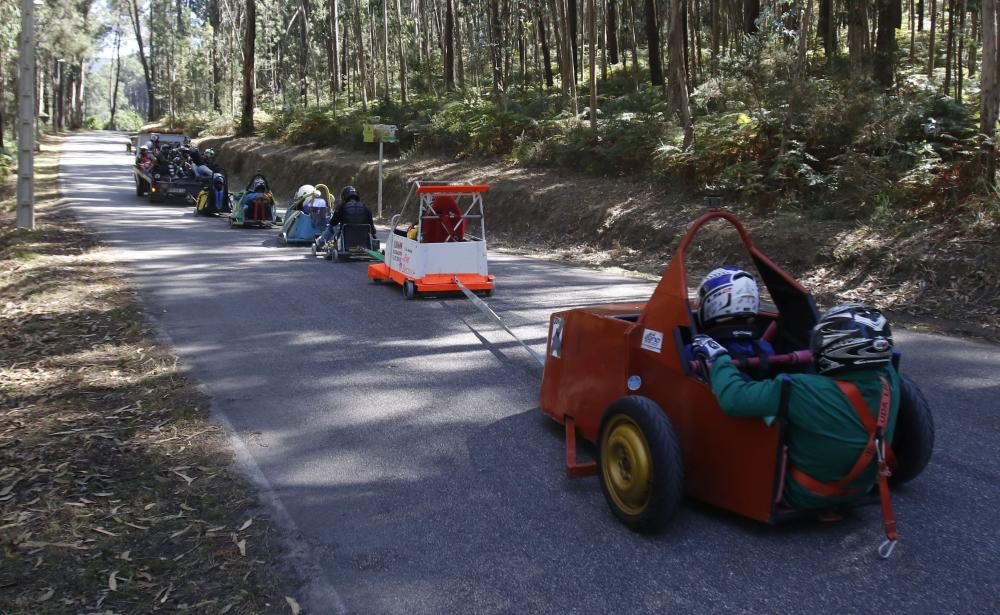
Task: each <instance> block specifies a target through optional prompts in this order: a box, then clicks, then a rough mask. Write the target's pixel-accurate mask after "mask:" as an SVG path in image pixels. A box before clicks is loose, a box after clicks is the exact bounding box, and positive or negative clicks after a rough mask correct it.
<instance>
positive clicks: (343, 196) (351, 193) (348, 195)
mask: <svg viewBox="0 0 1000 615" xmlns="http://www.w3.org/2000/svg"><path fill="white" fill-rule="evenodd" d="M352 198H353V199H357V200H361V197H360V196H358V190H357V189H356V188H355V187H354V186H345V187H344V189H343V190H342V191H341V193H340V202H341V203H346V202H347V201H350V200H351V199H352Z"/></svg>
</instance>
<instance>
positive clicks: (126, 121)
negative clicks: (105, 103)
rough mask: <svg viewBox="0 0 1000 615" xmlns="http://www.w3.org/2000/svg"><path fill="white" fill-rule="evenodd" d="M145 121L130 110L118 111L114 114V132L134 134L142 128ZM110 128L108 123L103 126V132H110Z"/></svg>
mask: <svg viewBox="0 0 1000 615" xmlns="http://www.w3.org/2000/svg"><path fill="white" fill-rule="evenodd" d="M145 123H146V122H145V120H143V119H142V117H141V116H140V115H139V114H138V113H136V112H135V111H133V110H131V109H118V110H117V111H116V112H115V126H114V129H116V130H124V131H126V132H135V131H137V130H139V129H140V128H142V126H143V124H145ZM111 128H112V126H111V124H110V121H109V122H108V123H107V124H105V125H104V129H105V130H110V129H111Z"/></svg>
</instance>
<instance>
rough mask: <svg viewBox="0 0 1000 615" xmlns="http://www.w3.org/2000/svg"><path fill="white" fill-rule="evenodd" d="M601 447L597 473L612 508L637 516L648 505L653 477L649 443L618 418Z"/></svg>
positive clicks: (627, 420) (628, 421) (635, 427)
mask: <svg viewBox="0 0 1000 615" xmlns="http://www.w3.org/2000/svg"><path fill="white" fill-rule="evenodd" d="M606 433H607V436H606V437H605V438H604V442H603V443H602V444H601V472H602V474H603V476H604V484H605V485H607V488H608V493H610V494H611V499H613V500H614V502H615V506H617V507H618V509H619V510H621V511H622V512H624V513H625V514H628V515H639V514H641V513H642V512H643V511H645V510H646V507H647V506H649V494H650V482H651V479H652V476H653V467H652V465H653V464H652V461H651V459H650V452H649V444H647V443H646V438H645V436H643V434H642V428H641V427H639V425H638V424H637V423H636V422H635V421H633V420H632V419H631V418H629V417H628V416H624V415H619V416H616V417H615V418H614V419H612V421H611V423H610V424H609V425H608V427H607V432H606Z"/></svg>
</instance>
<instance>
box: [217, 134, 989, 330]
mask: <svg viewBox="0 0 1000 615" xmlns="http://www.w3.org/2000/svg"><path fill="white" fill-rule="evenodd" d="M201 146H202V147H213V148H215V149H216V150H217V152H218V155H219V160H220V162H221V164H222V165H223V166H225V167H226V168H227V169H228V170H229V171H230V174H231V176H232V177H233V178H234V179H233V180H232V181H231V182H230V184H231V187H232V188H233V189H234V190H236V189H239V187H240V186H241V185H242V184H243V183H245V182H246V181H247V180H249V178H250V176H251V175H252V174H253V173H254V172H256V171H258V170H259V171H261V172H263V173H264V175H265V176H266V177H267V178H268V180H269V181H270V182H271V184H272V186H273V188H274V190H275V196H276V197H277V198H278V200H279V203H281V204H284V203H286V202H287V200H288V199H289V197H290V196H291V194H292V192H293V191H294V190H295V189H296V188H297V187H298V186H300V185H301V184H305V183H311V184H316V183H325V184H326V185H327V186H329V187H330V189H331V190H332V191H333V192H334V194H339V192H340V189H341V188H343V186H345V185H348V184H351V185H354V186H355V187H357V188H358V190H359V191H360V192H361V194H362V197H363V199H364V200H365V202H366V203H368V204H369V205H370V206H372V209H373V210H374V209H375V205H376V193H377V182H378V175H377V173H378V164H377V152H376V150H375V148H374V147H373V148H372V152H355V151H342V150H339V149H335V148H326V149H316V148H312V147H310V146H289V145H285V144H281V143H275V142H270V141H267V140H264V139H258V138H247V139H236V138H232V137H225V138H208V139H204V140H202V141H201ZM418 178H426V179H454V180H468V181H474V182H485V183H488V184H490V187H491V188H490V192H489V195H488V198H487V219H488V224H487V228H488V230H489V232H490V234H491V241H492V242H493V246H494V247H498V246H500V247H503V248H505V249H508V250H514V251H523V252H525V253H531V254H534V255H536V256H543V257H547V258H556V259H560V260H565V261H568V262H573V263H576V264H583V265H588V266H594V267H620V268H623V269H625V270H629V271H635V272H638V273H640V274H647V275H658V274H659V273H660V272H662V270H663V267H664V266H665V265H666V263H667V262H668V261H669V259H670V256H671V252H672V250H673V249H674V247H675V246H676V244H677V242H678V240H679V238H680V236H681V235H682V234H683V232H684V230H685V229H686V228H687V225H688V224H689V223H690V222H691V221H692V220H694V219H695V218H696V217H697V216H698V215H699V214H701V213H703V212H704V211H705V208H704V206H703V204H702V203H701V199H700V197H699V196H697V195H690V194H681V193H673V192H671V191H670V190H669V189H666V188H663V187H659V186H656V185H654V184H653V183H652V182H650V181H649V180H645V179H636V178H624V179H623V178H595V177H590V176H583V175H575V174H571V173H562V172H559V171H554V170H546V169H526V168H522V167H517V166H514V165H511V164H508V163H507V162H505V161H502V160H450V159H443V158H428V157H422V156H418V155H404V156H403V157H401V158H397V159H389V160H387V161H386V163H385V175H384V184H383V219H388V218H389V217H390V216H391V215H392V214H393V213H395V212H397V211H398V210H399V207H400V206H401V204H402V200H403V199H404V198H405V196H406V192H407V190H408V183H409V182H410V181H412V180H414V179H418ZM723 205H724V207H725V208H726V209H728V210H729V211H732V212H733V213H735V214H736V215H737V216H738V217H739V218H740V219H741V220H742V221H743V223H744V224H745V225H746V227H747V230H748V231H749V232H750V235H751V237H752V238H753V240H754V242H755V244H756V245H757V247H759V248H760V249H762V250H763V251H764V253H765V254H768V255H769V256H770V257H771V258H772V260H774V261H776V262H777V263H778V264H779V265H781V266H782V267H784V268H785V269H786V270H788V271H789V272H790V273H791V274H792V275H794V276H796V277H797V278H799V279H800V280H801V281H802V282H803V283H804V284H805V285H806V286H807V287H809V288H810V289H812V290H813V292H814V293H815V294H816V296H817V297H818V299H819V302H820V303H821V304H831V303H835V302H839V301H864V302H867V303H872V304H875V305H877V306H879V307H882V308H883V309H887V310H889V311H890V312H891V313H892V314H893V315H894V318H895V320H896V321H898V322H907V323H908V324H910V325H914V326H915V325H919V326H926V327H929V328H932V329H936V330H942V331H953V332H954V331H960V332H965V333H969V334H974V335H978V336H983V337H987V338H990V339H1000V280H998V278H997V276H996V275H994V273H993V272H994V270H995V269H996V267H997V265H1000V228H998V221H1000V205H997V204H996V203H993V204H986V206H984V207H983V208H981V209H979V210H977V211H969V210H966V211H965V212H964V213H963V214H961V215H958V216H955V217H953V218H951V219H949V220H947V221H945V222H941V221H938V219H937V218H935V217H934V216H933V212H931V214H929V215H927V216H919V215H918V216H909V215H903V214H900V213H899V212H884V211H883V212H879V211H875V212H870V213H865V214H864V219H862V218H855V217H845V216H842V215H838V212H834V211H830V210H829V209H823V208H821V207H817V208H815V209H802V210H768V211H761V210H760V209H754V208H750V207H747V206H744V205H742V204H740V203H724V204H723ZM742 260H743V252H742V250H741V249H740V248H739V244H738V240H737V237H736V235H735V233H733V232H731V231H729V230H727V229H725V228H722V226H721V225H720V226H710V227H708V228H707V229H706V231H705V232H704V233H702V234H699V237H698V240H697V242H696V244H695V245H694V246H693V250H692V253H691V254H689V262H690V263H691V271H690V272H689V277H690V278H691V279H692V280H696V279H698V278H699V276H700V275H701V274H702V273H703V272H704V271H706V270H707V269H709V268H711V267H713V266H716V265H718V264H740V263H741V261H742Z"/></svg>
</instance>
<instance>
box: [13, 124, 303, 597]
mask: <svg viewBox="0 0 1000 615" xmlns="http://www.w3.org/2000/svg"><path fill="white" fill-rule="evenodd" d="M57 164H58V159H57V153H56V144H55V143H51V142H50V143H48V144H46V145H45V146H43V151H42V153H41V155H39V156H38V157H37V158H36V195H37V197H38V202H37V206H36V221H37V226H36V229H35V230H33V231H18V230H16V229H15V228H14V227H15V224H14V207H13V203H12V202H11V201H12V199H11V197H12V195H13V189H12V181H13V180H12V179H11V180H8V181H7V182H6V183H5V184H4V185H3V187H2V188H0V197H2V198H3V201H2V202H0V307H2V311H0V548H2V558H3V559H2V563H0V612H3V613H65V612H95V611H100V612H121V613H125V612H128V613H134V612H143V613H146V612H155V611H194V612H199V613H270V612H273V613H282V612H284V613H288V612H296V611H297V609H298V605H297V603H296V602H295V601H294V598H293V597H292V594H291V592H290V591H289V589H290V588H292V587H295V586H296V585H295V583H294V576H293V573H292V572H291V571H290V570H289V569H288V568H286V567H285V566H283V565H282V564H281V558H280V548H279V546H278V544H277V530H276V528H274V527H273V526H272V525H271V524H270V523H269V522H268V520H267V519H266V517H264V516H263V514H262V512H261V511H260V510H259V509H258V508H257V503H256V498H255V496H254V494H253V492H252V491H251V489H250V487H249V486H248V485H247V483H246V482H245V481H244V480H243V478H242V477H240V476H239V475H238V473H237V472H236V470H235V468H234V467H233V466H232V457H231V451H230V450H229V448H228V444H227V441H226V435H225V433H224V432H223V430H222V429H221V428H220V427H219V426H218V425H216V424H214V423H212V422H211V421H210V420H209V419H208V418H207V416H206V413H205V410H204V409H205V408H206V407H207V403H206V400H205V399H204V398H203V397H202V396H201V395H200V394H199V393H198V392H197V391H196V389H195V388H194V387H193V385H192V384H191V383H190V382H189V381H187V380H186V379H185V378H184V377H183V375H182V374H181V373H180V372H179V369H178V367H177V359H176V357H174V356H173V355H171V354H170V353H169V352H168V351H167V350H166V349H165V348H162V347H160V346H158V345H157V343H156V342H155V339H154V336H153V333H152V331H151V330H150V327H149V326H148V325H147V323H146V321H145V320H144V318H143V315H142V312H141V308H140V306H139V304H138V302H137V298H136V295H135V292H134V291H133V289H131V288H130V287H129V285H128V284H127V283H126V282H125V281H124V279H123V278H122V275H121V273H120V272H119V271H118V270H117V269H116V268H115V266H114V265H113V264H112V263H111V262H110V261H109V260H108V259H106V258H105V256H104V254H103V252H102V250H101V247H100V245H99V244H98V243H97V241H96V239H95V238H94V236H93V235H92V234H91V233H90V231H89V230H88V229H86V228H85V227H83V226H82V225H81V224H79V223H78V222H77V221H76V220H75V219H74V217H73V215H72V214H71V212H70V211H69V210H68V208H66V207H65V206H64V205H61V204H59V202H58V198H57V186H56V177H57V174H58V166H57ZM286 596H287V598H286Z"/></svg>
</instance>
